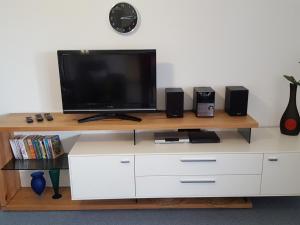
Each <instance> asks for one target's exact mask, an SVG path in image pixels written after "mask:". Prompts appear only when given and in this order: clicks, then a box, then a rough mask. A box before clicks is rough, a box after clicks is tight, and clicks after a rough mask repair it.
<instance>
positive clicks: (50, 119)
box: [44, 113, 53, 121]
mask: <svg viewBox="0 0 300 225" xmlns="http://www.w3.org/2000/svg"><path fill="white" fill-rule="evenodd" d="M44 117H45V118H46V120H48V121H52V120H53V116H52V115H51V113H45V114H44Z"/></svg>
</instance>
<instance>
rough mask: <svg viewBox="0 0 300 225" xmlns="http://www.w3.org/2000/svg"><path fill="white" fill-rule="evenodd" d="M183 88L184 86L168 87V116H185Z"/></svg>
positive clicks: (166, 92) (166, 96) (166, 93)
mask: <svg viewBox="0 0 300 225" xmlns="http://www.w3.org/2000/svg"><path fill="white" fill-rule="evenodd" d="M183 95H184V94H183V90H182V88H166V89H165V98H166V99H165V100H166V114H167V117H169V118H173V117H183V105H184V100H183V97H184V96H183Z"/></svg>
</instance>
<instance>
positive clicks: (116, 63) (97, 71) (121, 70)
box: [57, 50, 156, 122]
mask: <svg viewBox="0 0 300 225" xmlns="http://www.w3.org/2000/svg"><path fill="white" fill-rule="evenodd" d="M57 54H58V64H59V73H60V84H61V93H62V102H63V112H64V113H98V114H99V115H96V116H92V117H88V118H84V119H81V120H80V122H87V121H93V120H98V119H106V118H120V119H129V120H134V121H140V119H139V118H136V117H132V116H127V115H125V113H132V112H150V111H151V112H153V111H156V50H82V51H80V50H60V51H58V52H57Z"/></svg>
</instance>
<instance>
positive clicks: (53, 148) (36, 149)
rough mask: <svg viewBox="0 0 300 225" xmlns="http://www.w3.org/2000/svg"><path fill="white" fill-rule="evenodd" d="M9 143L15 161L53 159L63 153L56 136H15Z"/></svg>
mask: <svg viewBox="0 0 300 225" xmlns="http://www.w3.org/2000/svg"><path fill="white" fill-rule="evenodd" d="M9 143H10V146H11V150H12V153H13V155H14V157H15V159H55V158H57V157H59V156H61V155H62V154H63V153H64V150H63V147H62V144H61V141H60V138H59V136H58V135H47V136H42V135H27V136H26V135H17V136H15V137H14V138H11V139H9Z"/></svg>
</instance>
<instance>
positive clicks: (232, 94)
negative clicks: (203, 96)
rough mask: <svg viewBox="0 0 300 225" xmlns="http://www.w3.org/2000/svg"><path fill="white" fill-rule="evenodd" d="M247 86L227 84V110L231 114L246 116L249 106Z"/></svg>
mask: <svg viewBox="0 0 300 225" xmlns="http://www.w3.org/2000/svg"><path fill="white" fill-rule="evenodd" d="M248 95H249V91H248V89H247V88H245V87H242V86H227V87H226V93H225V112H227V113H228V114H229V115H230V116H246V115H247V108H248Z"/></svg>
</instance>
